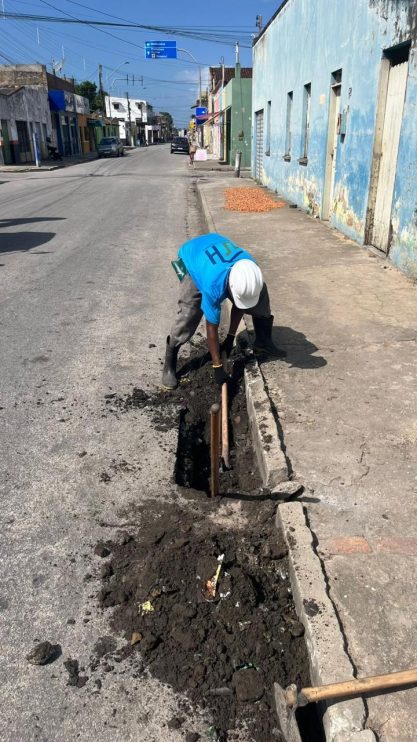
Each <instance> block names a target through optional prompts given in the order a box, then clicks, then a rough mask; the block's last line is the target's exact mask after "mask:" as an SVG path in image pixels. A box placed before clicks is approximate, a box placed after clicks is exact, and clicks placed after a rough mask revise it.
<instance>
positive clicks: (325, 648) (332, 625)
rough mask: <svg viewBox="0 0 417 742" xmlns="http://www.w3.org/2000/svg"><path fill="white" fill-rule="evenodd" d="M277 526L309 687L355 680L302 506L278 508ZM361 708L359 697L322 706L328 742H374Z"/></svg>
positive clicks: (298, 504)
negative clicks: (282, 540)
mask: <svg viewBox="0 0 417 742" xmlns="http://www.w3.org/2000/svg"><path fill="white" fill-rule="evenodd" d="M276 525H277V528H280V529H282V532H283V534H284V538H285V541H286V544H287V547H288V556H289V572H290V580H291V585H292V590H293V595H294V602H295V607H296V611H297V614H298V617H299V619H300V621H301V622H302V623H303V624H304V627H305V640H306V645H307V651H308V654H309V660H310V673H311V681H312V684H313V685H326V684H327V683H332V682H336V681H340V680H349V679H350V678H353V677H354V672H353V670H354V668H353V665H352V663H351V660H350V658H349V657H348V654H347V652H346V648H345V640H344V637H343V634H342V631H341V628H340V624H339V621H338V618H337V616H336V613H335V610H334V607H333V604H332V602H331V600H330V598H329V596H328V594H327V590H326V582H325V576H324V573H323V569H322V565H321V562H320V560H319V558H318V556H317V554H316V552H315V550H314V546H313V536H312V533H311V531H310V529H309V527H308V525H307V522H306V517H305V514H304V510H303V507H302V504H301V503H299V502H286V503H282V504H281V505H279V506H278V509H277V516H276ZM365 722H366V709H365V704H364V702H363V700H362V698H354V699H349V700H347V701H341V702H333V703H330V702H329V704H325V712H324V715H323V727H324V732H325V735H326V741H327V742H376V738H375V735H374V733H373V732H372V731H371V730H370V729H364V726H365Z"/></svg>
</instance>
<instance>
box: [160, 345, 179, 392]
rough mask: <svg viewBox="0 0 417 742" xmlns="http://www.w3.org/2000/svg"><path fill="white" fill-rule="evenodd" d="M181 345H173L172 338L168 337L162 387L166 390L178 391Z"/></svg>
mask: <svg viewBox="0 0 417 742" xmlns="http://www.w3.org/2000/svg"><path fill="white" fill-rule="evenodd" d="M179 349H180V346H179V345H171V338H170V336H169V335H168V337H167V345H166V350H165V363H164V369H163V371H162V386H163V387H164V389H176V388H177V386H178V381H177V358H178V351H179Z"/></svg>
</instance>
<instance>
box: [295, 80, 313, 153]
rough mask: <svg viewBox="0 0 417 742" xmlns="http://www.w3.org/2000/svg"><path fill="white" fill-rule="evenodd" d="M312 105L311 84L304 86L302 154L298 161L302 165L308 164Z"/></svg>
mask: <svg viewBox="0 0 417 742" xmlns="http://www.w3.org/2000/svg"><path fill="white" fill-rule="evenodd" d="M310 104H311V82H309V83H308V84H307V85H304V96H303V128H302V139H301V154H300V159H299V160H298V162H299V163H300V165H307V162H308V141H309V137H310Z"/></svg>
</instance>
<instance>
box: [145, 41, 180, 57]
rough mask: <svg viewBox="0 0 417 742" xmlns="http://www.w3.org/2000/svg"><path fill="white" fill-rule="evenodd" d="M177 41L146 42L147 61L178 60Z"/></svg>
mask: <svg viewBox="0 0 417 742" xmlns="http://www.w3.org/2000/svg"><path fill="white" fill-rule="evenodd" d="M176 58H177V42H176V41H145V59H176Z"/></svg>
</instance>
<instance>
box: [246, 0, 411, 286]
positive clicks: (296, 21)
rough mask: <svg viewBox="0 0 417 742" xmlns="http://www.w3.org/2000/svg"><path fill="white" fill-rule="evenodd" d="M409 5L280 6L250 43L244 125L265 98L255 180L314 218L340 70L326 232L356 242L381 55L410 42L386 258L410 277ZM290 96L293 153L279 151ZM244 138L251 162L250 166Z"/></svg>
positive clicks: (350, 0) (390, 0) (392, 1)
mask: <svg viewBox="0 0 417 742" xmlns="http://www.w3.org/2000/svg"><path fill="white" fill-rule="evenodd" d="M416 28H417V0H314V2H311V0H287V2H286V3H285V4H284V5H283V6H282V8H281V10H280V11H279V12H278V13H277V14H276V16H275V18H273V19H272V21H271V22H270V24H269V26H268V27H267V28H266V29H265V31H264V33H263V34H262V35H261V36H260V38H259V39H258V40H257V41H256V43H255V45H254V50H253V52H254V56H253V104H252V107H253V119H252V120H253V122H255V112H256V111H259V110H261V109H263V110H264V112H265V114H266V111H267V103H268V101H271V127H270V155H269V156H268V155H264V157H263V175H262V178H261V180H262V182H263V183H264V184H265V185H267V186H268V187H270V188H272V189H274V190H277V191H278V192H280V193H281V194H283V195H284V196H285V197H287V198H288V199H289V200H291V201H292V202H294V203H296V204H297V205H298V206H300V207H301V208H304V209H306V210H307V211H308V212H309V213H311V214H314V215H316V216H321V215H322V200H323V188H324V176H325V164H326V149H327V130H328V118H329V103H330V84H331V73H332V72H333V71H336V70H339V69H341V70H342V87H341V99H340V110H341V111H344V112H346V122H347V128H346V135H345V136H344V137H343V138H342V137H338V139H337V142H338V144H337V157H336V172H335V184H334V191H333V195H334V204H333V212H332V214H331V224H332V226H334V227H336V228H337V229H340V230H341V231H342V232H344V233H345V234H346V235H348V236H349V237H351V238H353V239H354V240H356V241H358V242H359V243H364V241H365V237H366V216H367V206H368V194H369V186H370V178H371V171H372V160H373V144H374V134H375V123H376V111H377V101H378V87H379V74H380V68H381V58H382V55H383V50H385V49H388V48H390V47H392V46H395V45H397V44H400V43H403V42H405V41H411V49H410V56H409V74H408V81H407V91H406V98H405V105H404V113H403V122H402V128H401V136H400V145H399V152H398V160H397V175H396V180H395V188H394V198H393V210H392V241H391V248H390V252H389V256H390V258H391V260H392V261H393V262H394V263H395V264H396V265H397V266H398V267H399V268H400V269H402V270H404V271H405V272H407V273H408V274H410V275H413V276H417V60H416ZM308 83H311V109H310V136H309V147H308V164H307V165H302V164H299V162H298V159H299V157H300V156H301V155H302V152H301V147H302V134H303V132H302V128H303V127H302V122H303V89H304V85H306V84H308ZM289 91H294V98H293V108H292V156H291V161H290V162H287V161H285V160H284V159H283V155H284V154H285V131H286V105H287V93H288V92H289ZM265 136H266V132H265ZM255 144H256V143H255V136H253V152H252V155H253V156H252V162H253V163H254V162H255Z"/></svg>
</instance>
